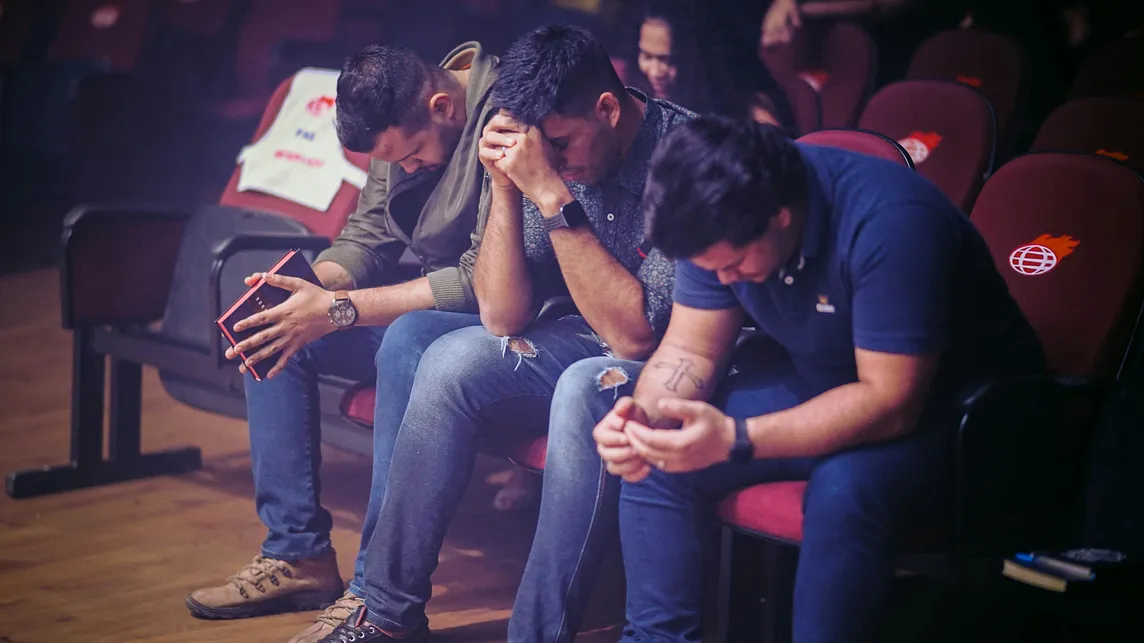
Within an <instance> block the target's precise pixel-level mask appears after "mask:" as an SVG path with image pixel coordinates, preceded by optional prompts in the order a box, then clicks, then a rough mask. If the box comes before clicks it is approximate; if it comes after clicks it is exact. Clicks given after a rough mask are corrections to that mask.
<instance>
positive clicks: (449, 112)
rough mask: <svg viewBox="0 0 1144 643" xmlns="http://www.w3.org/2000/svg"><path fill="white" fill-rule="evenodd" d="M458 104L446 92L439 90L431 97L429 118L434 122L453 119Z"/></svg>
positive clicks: (445, 121)
mask: <svg viewBox="0 0 1144 643" xmlns="http://www.w3.org/2000/svg"><path fill="white" fill-rule="evenodd" d="M455 111H456V105H454V104H453V99H452V98H450V97H449V95H448V94H446V93H444V92H438V93H436V94H433V95H432V96H430V97H429V118H430V119H431V120H432V121H433V122H434V123H447V122H449V121H452V120H453V114H454V112H455Z"/></svg>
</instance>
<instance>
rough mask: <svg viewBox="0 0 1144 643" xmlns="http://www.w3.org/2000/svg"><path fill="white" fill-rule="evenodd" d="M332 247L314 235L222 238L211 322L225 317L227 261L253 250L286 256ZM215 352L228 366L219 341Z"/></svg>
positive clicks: (213, 268) (212, 288) (215, 263)
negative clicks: (273, 251)
mask: <svg viewBox="0 0 1144 643" xmlns="http://www.w3.org/2000/svg"><path fill="white" fill-rule="evenodd" d="M328 247H330V240H329V239H327V238H326V237H323V236H320V235H314V234H242V235H236V236H233V237H227V238H226V239H222V240H221V241H219V242H218V243H216V244H215V245H214V248H213V249H212V254H213V255H214V259H213V260H212V262H211V276H210V293H211V294H210V305H211V323H212V324H213V323H214V320H216V319H218V318H219V316H221V315H222V307H223V302H222V290H221V288H220V287H219V283H220V281H221V280H222V271H223V268H225V267H226V262H227V261H228V260H229V259H230V258H231V257H233V256H234V255H236V254H238V253H240V252H246V251H250V250H281V251H282V254H286V253H287V252H289V251H291V250H311V251H314V252H319V251H321V250H325V249H326V248H328ZM267 268H268V269H269V268H270V266H267ZM227 303H228V304H229V303H231V302H227ZM211 352H212V353H214V357H215V362H216V363H217V364H218V365H219V366H223V365H224V364H225V363H226V359H225V357H224V355H223V353H222V351H220V350H219V343H218V342H211Z"/></svg>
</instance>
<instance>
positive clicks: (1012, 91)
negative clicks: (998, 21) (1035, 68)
mask: <svg viewBox="0 0 1144 643" xmlns="http://www.w3.org/2000/svg"><path fill="white" fill-rule="evenodd" d="M1028 76H1029V61H1028V56H1027V55H1026V53H1025V50H1024V49H1023V48H1022V47H1021V45H1020V44H1018V43H1017V41H1015V40H1013V39H1011V38H1006V37H1005V36H1000V35H997V34H993V33H989V32H987V31H982V30H980V29H954V30H951V31H943V32H941V33H939V34H937V35H935V36H933V37H931V38H929V39H927V40H926V41H925V42H923V43H922V44H921V46H919V47H918V50H917V51H916V52H915V53H914V57H913V59H912V60H911V61H910V66H909V69H908V70H907V71H906V78H907V79H928V80H946V81H954V82H960V83H965V84H966V85H969V86H970V87H973V88H974V89H977V90H978V91H980V92H981V93H982V94H983V95H984V96H985V97H986V98H988V99H989V102H991V103H992V104H993V111H994V114H995V116H996V118H997V132H998V138H999V139H1002V140H1005V139H1007V138H1008V136H1009V132H1010V131H1011V130H1010V127H1011V125H1012V123H1013V119H1014V118H1016V117H1019V116H1020V111H1021V110H1022V109H1023V108H1024V104H1025V101H1026V98H1027V94H1028V82H1029V81H1028Z"/></svg>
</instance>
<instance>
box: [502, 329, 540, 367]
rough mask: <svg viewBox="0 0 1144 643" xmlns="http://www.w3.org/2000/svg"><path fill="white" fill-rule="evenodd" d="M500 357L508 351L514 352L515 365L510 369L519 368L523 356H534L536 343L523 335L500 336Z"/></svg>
mask: <svg viewBox="0 0 1144 643" xmlns="http://www.w3.org/2000/svg"><path fill="white" fill-rule="evenodd" d="M500 341H501V351H500V354H501V357H504V356H505V354H507V353H508V351H512V352H513V353H515V354H516V366H515V367H514V368H513V369H512V370H514V371H515V370H516V369H518V368H520V363H521V361H522V360H523V359H524V358H525V357H528V358H533V357H536V353H537V350H536V344H533V343H532V342H531V341H530V340H528V339H525V338H523V337H501V338H500Z"/></svg>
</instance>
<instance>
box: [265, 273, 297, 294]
mask: <svg viewBox="0 0 1144 643" xmlns="http://www.w3.org/2000/svg"><path fill="white" fill-rule="evenodd" d="M262 278H263V279H265V280H266V283H268V284H270V285H271V286H276V287H278V288H282V289H285V290H289V291H290V292H294V291H296V290H298V289H299V288H301V287H302V284H304V283H306V282H305V281H303V280H301V279H299V278H297V277H286V276H283V275H275V274H271V273H266V274H264V275H262Z"/></svg>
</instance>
